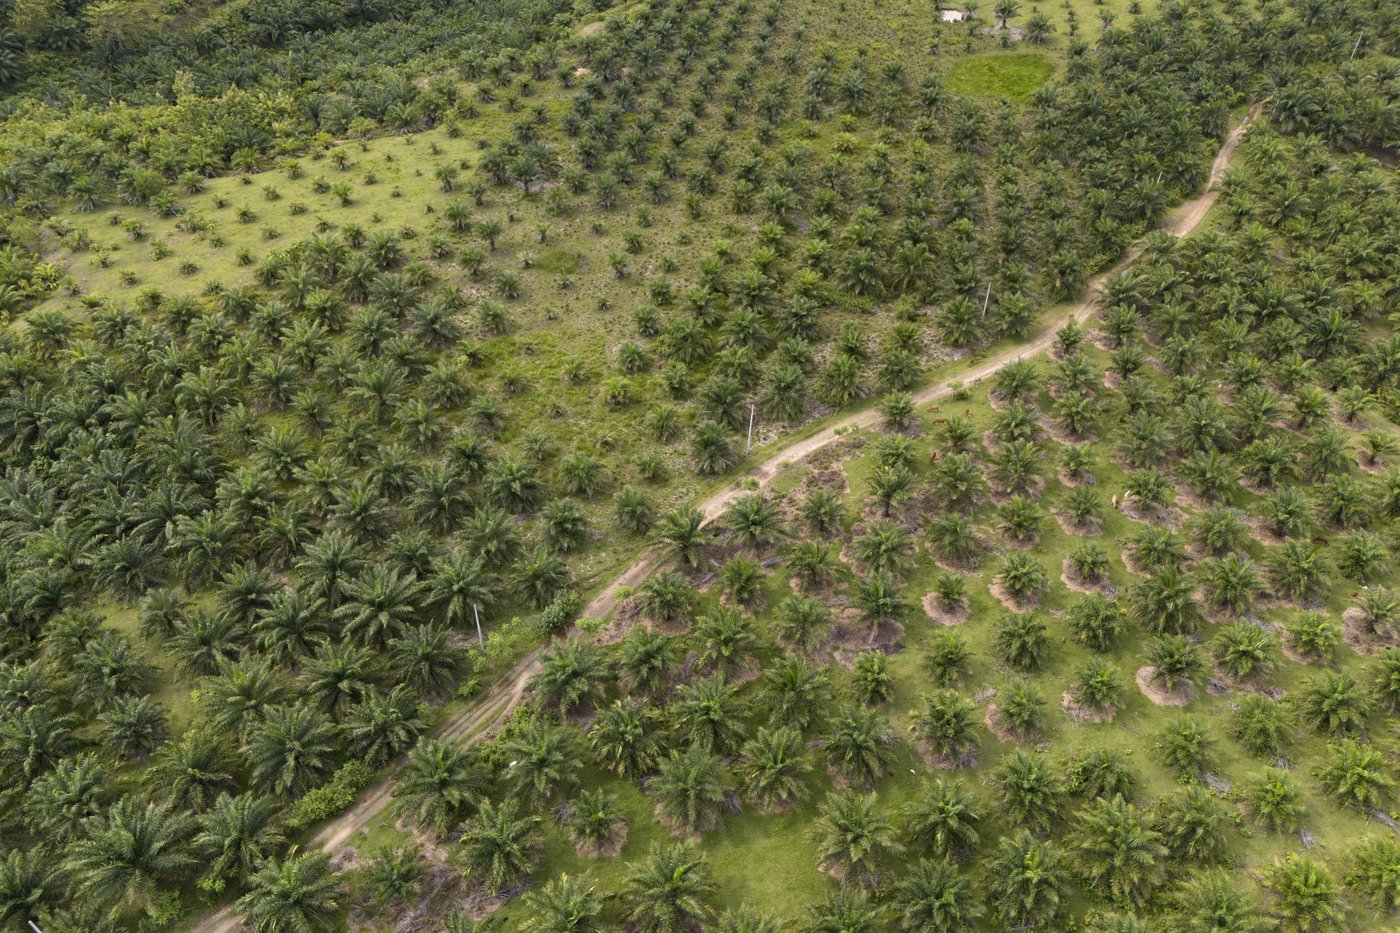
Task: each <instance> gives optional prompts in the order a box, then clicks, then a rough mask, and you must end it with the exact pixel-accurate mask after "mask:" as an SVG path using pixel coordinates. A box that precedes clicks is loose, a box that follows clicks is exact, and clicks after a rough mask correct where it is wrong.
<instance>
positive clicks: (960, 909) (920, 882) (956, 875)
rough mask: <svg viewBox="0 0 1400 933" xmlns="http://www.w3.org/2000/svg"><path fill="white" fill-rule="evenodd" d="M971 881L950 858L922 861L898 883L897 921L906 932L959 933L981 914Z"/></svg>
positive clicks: (895, 898) (969, 926)
mask: <svg viewBox="0 0 1400 933" xmlns="http://www.w3.org/2000/svg"><path fill="white" fill-rule="evenodd" d="M974 898H975V896H974V893H973V887H972V881H971V880H970V879H969V878H968V877H967V876H966V875H964V874H962V873H961V872H960V871H958V869H957V867H956V866H955V865H954V864H953V863H952V862H950V861H948V860H946V859H944V860H942V861H929V860H927V859H924V860H921V861H920V862H919V863H918V864H917V865H915V866H914V868H913V870H912V871H911V872H910V873H909V874H908V875H907V876H906V877H905V878H904V880H903V881H901V882H900V883H899V884H898V885H896V886H895V890H894V908H895V911H896V923H897V924H898V926H899V929H901V930H904V931H906V933H958V931H960V930H969V929H972V928H973V925H974V924H975V923H976V922H977V918H978V917H980V916H981V915H982V906H981V905H980V904H978V903H977V901H976V900H975V899H974Z"/></svg>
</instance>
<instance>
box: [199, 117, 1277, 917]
mask: <svg viewBox="0 0 1400 933" xmlns="http://www.w3.org/2000/svg"><path fill="white" fill-rule="evenodd" d="M1262 107H1263V104H1255V105H1254V106H1253V107H1251V108H1250V111H1249V113H1248V115H1246V116H1245V118H1244V119H1243V120H1242V121H1240V123H1239V125H1238V126H1236V127H1235V128H1234V129H1233V130H1231V131H1230V134H1229V135H1228V136H1227V137H1226V138H1225V142H1224V143H1223V144H1222V145H1221V147H1220V151H1219V152H1218V153H1216V156H1215V161H1214V162H1213V163H1212V164H1211V168H1210V180H1209V181H1208V182H1207V183H1206V190H1205V191H1204V192H1203V193H1202V194H1201V195H1200V196H1199V197H1197V198H1193V199H1192V200H1190V201H1187V202H1185V203H1184V204H1182V205H1181V206H1180V207H1179V208H1178V210H1179V215H1178V217H1177V219H1176V220H1174V221H1173V222H1172V223H1170V224H1169V225H1167V226H1166V227H1165V228H1164V229H1165V230H1166V232H1167V233H1170V234H1171V235H1172V236H1175V237H1184V236H1187V235H1188V234H1190V233H1191V232H1192V231H1193V230H1195V229H1196V228H1197V227H1198V226H1200V224H1201V222H1202V221H1203V220H1205V218H1206V215H1207V214H1208V213H1209V212H1210V209H1211V207H1212V206H1213V205H1214V204H1215V200H1216V197H1217V192H1216V185H1217V183H1218V182H1219V181H1220V179H1221V178H1223V177H1224V175H1225V170H1226V169H1227V168H1229V165H1230V157H1231V156H1232V155H1233V154H1234V152H1235V148H1236V147H1237V146H1238V145H1239V143H1240V140H1241V139H1242V138H1243V137H1244V132H1245V130H1246V129H1247V128H1248V126H1249V124H1250V123H1251V122H1252V121H1253V120H1254V119H1255V118H1256V117H1258V116H1259V113H1260V110H1261V109H1262ZM1137 255H1138V254H1137V251H1136V250H1134V251H1132V252H1130V253H1129V254H1128V255H1127V256H1125V257H1124V258H1123V259H1122V260H1121V261H1120V262H1119V263H1118V264H1117V265H1115V266H1114V267H1113V268H1112V269H1109V270H1108V271H1107V272H1104V273H1103V274H1101V275H1099V276H1098V277H1097V278H1095V279H1094V280H1093V281H1092V282H1090V283H1089V285H1088V287H1087V288H1086V289H1085V290H1084V294H1083V295H1082V296H1081V298H1080V300H1079V302H1078V303H1077V304H1074V305H1072V306H1071V307H1070V308H1069V310H1068V311H1066V312H1065V313H1064V314H1063V315H1061V316H1060V317H1058V318H1056V319H1055V320H1053V321H1051V322H1049V323H1048V324H1047V325H1046V327H1045V328H1044V330H1043V331H1042V332H1041V333H1040V334H1039V335H1038V336H1036V337H1034V338H1032V339H1031V340H1029V341H1027V342H1026V343H1023V344H1019V345H1018V346H1015V347H1011V348H1010V349H1007V350H1003V351H1002V352H1000V353H997V354H995V355H994V356H990V357H987V358H986V359H983V360H981V361H979V362H978V363H977V364H976V365H974V366H970V367H969V368H968V369H966V370H965V371H963V372H962V373H959V374H958V375H957V376H950V377H948V378H947V379H943V380H941V381H939V382H935V383H933V384H932V385H929V386H927V387H925V388H923V389H921V390H920V391H918V392H917V393H915V395H914V402H915V404H927V403H929V402H933V401H937V400H938V399H941V398H943V397H944V396H946V395H948V394H949V393H950V392H951V391H952V389H953V383H955V382H956V383H961V384H964V385H967V384H971V383H974V382H977V381H980V380H982V379H985V378H987V377H988V376H991V375H993V374H995V373H996V372H998V371H999V370H1001V369H1003V368H1005V367H1006V366H1009V365H1010V364H1012V363H1014V362H1016V361H1017V360H1020V359H1023V358H1025V357H1027V356H1034V355H1035V354H1038V353H1041V352H1043V351H1045V350H1047V349H1049V347H1050V345H1051V343H1053V341H1054V339H1055V332H1056V331H1058V330H1059V329H1060V328H1061V327H1063V326H1064V325H1065V324H1067V323H1069V322H1070V321H1071V320H1073V321H1077V322H1079V323H1083V322H1084V321H1085V320H1087V319H1088V317H1089V315H1090V314H1092V313H1093V310H1094V306H1095V302H1096V301H1097V300H1098V296H1099V293H1100V291H1101V290H1102V288H1103V284H1104V282H1105V281H1107V280H1108V278H1109V277H1110V276H1112V275H1113V274H1115V273H1117V272H1120V271H1122V270H1123V269H1125V268H1127V267H1128V266H1129V265H1131V264H1132V263H1133V261H1134V260H1135V259H1137ZM879 418H880V415H879V412H877V411H874V410H867V411H863V412H859V413H857V414H854V415H850V416H849V417H846V418H842V419H841V420H840V421H837V422H834V423H832V424H830V425H827V426H826V427H825V428H823V429H822V430H820V431H818V432H817V433H815V434H813V435H811V436H810V437H805V438H803V439H802V440H800V441H795V442H794V443H792V444H790V445H788V446H787V447H785V448H783V449H782V450H780V451H778V452H776V453H774V454H772V455H771V456H769V457H768V459H767V460H765V461H763V462H762V463H760V464H758V465H757V466H755V467H753V468H752V469H750V470H749V471H748V472H747V473H745V474H743V475H742V476H740V477H737V478H736V479H734V480H733V481H731V482H729V483H728V484H726V485H725V486H724V487H722V488H721V489H719V490H717V491H715V492H714V493H712V494H711V495H710V496H709V497H707V498H706V499H704V500H703V501H701V502H700V503H699V504H698V505H697V508H699V510H700V512H701V513H702V514H703V515H704V516H705V518H706V520H707V521H708V520H712V519H714V518H716V517H718V516H719V515H720V513H721V512H723V511H724V508H725V506H726V505H728V504H729V502H730V501H731V500H732V499H734V497H735V496H737V495H739V494H740V493H741V492H743V491H745V490H746V489H748V488H750V487H751V486H752V483H753V482H754V481H757V483H758V486H759V488H762V487H764V486H767V485H768V483H769V482H771V481H772V480H773V478H774V477H775V476H777V475H778V474H779V473H780V472H781V471H782V470H783V468H784V467H786V466H788V465H790V464H794V463H797V462H799V461H801V460H803V459H804V458H806V457H808V456H810V455H811V454H812V453H814V452H815V451H818V450H821V449H822V448H823V447H825V446H827V445H828V444H831V443H832V442H834V441H836V440H837V439H838V438H839V437H841V436H842V435H844V434H845V433H847V432H849V431H850V430H852V429H858V428H867V427H871V426H873V425H875V424H876V423H878V421H879ZM663 562H664V555H663V554H662V553H661V552H660V551H659V550H658V549H656V548H651V549H649V550H647V551H645V552H643V553H642V554H640V555H639V556H638V557H637V559H636V560H635V561H634V562H633V563H632V565H631V566H630V567H628V568H627V569H626V570H624V571H623V572H622V573H621V574H619V575H618V576H616V577H615V578H613V580H612V582H610V583H609V584H608V585H607V586H605V587H604V588H603V589H602V590H600V591H599V592H598V594H597V595H596V596H594V597H593V599H592V600H591V601H590V602H589V603H588V605H587V606H585V607H584V608H583V611H582V616H583V617H585V618H592V619H601V618H605V617H607V616H608V615H611V614H612V612H613V610H615V609H616V608H617V594H618V593H619V592H620V591H621V590H622V589H623V588H624V587H626V588H635V587H636V586H637V585H638V584H640V583H641V582H642V581H643V580H645V579H646V578H647V577H648V576H650V575H651V573H652V572H653V571H654V570H656V569H657V568H659V567H660V566H661V565H662V564H663ZM542 650H543V649H542V648H540V649H536V650H535V651H533V652H531V653H530V654H528V655H526V656H525V657H524V658H522V659H521V660H520V661H519V663H517V664H516V666H515V667H514V668H512V669H511V670H510V672H509V673H507V674H506V675H505V676H503V677H502V678H501V679H500V680H498V681H497V682H496V684H495V685H493V686H492V688H491V690H490V691H488V692H487V693H486V695H485V696H483V697H481V699H479V700H477V701H476V703H474V704H473V705H471V706H469V707H467V708H466V709H464V710H462V711H461V712H460V713H458V714H457V715H456V716H454V717H453V718H452V719H449V720H448V721H447V722H445V723H443V724H442V725H441V726H439V727H438V729H437V730H436V732H435V733H434V735H435V736H436V737H438V738H441V739H446V740H449V741H460V742H463V743H467V744H470V743H472V742H475V741H477V740H479V739H480V738H482V737H483V736H485V735H489V734H490V733H491V731H492V730H493V729H495V728H496V727H497V726H499V725H500V724H501V723H503V722H504V721H505V719H506V717H507V716H509V715H510V713H511V710H513V709H515V707H516V706H517V705H518V704H519V703H520V701H521V700H522V699H523V698H524V696H525V690H526V687H527V686H528V685H529V682H530V678H531V677H533V676H534V675H535V673H536V672H537V671H538V670H539V669H540V654H541V652H542ZM395 770H397V769H395ZM394 777H395V775H394V774H393V773H391V774H390V775H389V776H388V777H385V778H384V779H383V780H382V781H380V782H379V783H377V784H375V785H374V786H373V787H371V788H370V789H369V790H368V791H366V792H365V796H364V797H362V798H361V800H360V801H359V803H357V804H356V805H355V806H354V807H352V808H351V809H349V810H347V811H346V812H345V813H343V814H341V815H340V816H338V817H336V818H335V819H334V820H332V821H331V822H330V823H328V824H327V825H326V826H325V827H324V828H323V829H322V830H321V831H320V832H319V833H317V834H316V836H315V837H314V838H313V839H312V840H311V842H310V843H309V844H308V845H309V846H310V847H313V848H320V849H323V850H325V851H327V852H334V851H336V850H337V849H339V848H340V847H342V846H344V845H345V844H346V843H348V842H349V841H350V840H351V839H352V838H353V837H354V835H355V833H357V832H359V831H360V829H362V828H363V827H364V826H365V825H366V824H367V823H369V821H370V820H371V819H373V818H374V817H375V815H377V814H378V813H379V812H380V811H381V810H383V809H384V808H385V807H386V806H388V804H389V802H390V801H391V800H392V799H393V787H394ZM191 929H192V930H193V931H194V933H234V931H236V930H238V929H240V921H239V920H238V918H237V917H236V916H235V915H234V913H233V911H232V909H231V908H230V907H225V908H223V909H222V910H220V911H218V912H217V913H215V914H211V915H210V916H209V917H207V918H206V919H205V920H203V921H202V922H200V923H198V924H196V925H195V926H194V927H192V928H191Z"/></svg>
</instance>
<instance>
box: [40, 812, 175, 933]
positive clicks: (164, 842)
mask: <svg viewBox="0 0 1400 933" xmlns="http://www.w3.org/2000/svg"><path fill="white" fill-rule="evenodd" d="M193 829H194V823H193V820H191V819H190V817H189V816H187V815H184V814H179V813H176V812H175V811H174V810H172V809H171V808H170V807H169V806H168V805H162V804H157V803H154V802H152V801H150V800H143V799H142V798H140V797H136V796H128V797H123V798H122V799H121V800H118V801H117V802H116V803H115V804H113V805H112V807H111V808H110V809H109V810H108V811H107V812H106V813H104V814H102V815H101V816H100V817H97V818H95V819H94V820H92V821H91V822H90V824H89V825H88V826H87V827H86V828H85V830H84V832H83V834H82V835H80V836H79V837H78V839H77V840H75V841H74V842H73V844H72V845H71V846H70V847H69V850H68V857H67V859H66V860H65V861H64V870H65V871H66V872H67V873H68V874H70V875H71V876H72V877H73V878H74V882H73V884H74V887H73V891H74V894H75V895H76V896H78V897H80V898H83V899H84V901H86V902H87V903H89V904H91V905H92V906H93V907H95V908H97V909H98V910H101V911H104V912H106V913H107V915H108V916H109V917H110V918H112V919H114V920H115V919H117V918H119V917H121V916H123V915H129V914H135V913H139V912H141V911H143V910H145V909H146V908H147V907H150V906H151V905H153V904H155V903H156V901H157V900H158V899H159V898H160V897H161V895H162V893H163V892H164V891H166V890H169V889H171V888H172V887H174V886H175V885H176V884H178V883H179V882H180V881H181V880H182V879H183V878H184V877H185V875H187V874H188V873H189V871H190V870H191V868H193V866H194V864H195V858H194V855H193V854H192V853H191V851H190V848H189V841H190V836H191V833H192V832H193Z"/></svg>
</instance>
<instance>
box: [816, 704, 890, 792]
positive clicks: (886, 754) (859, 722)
mask: <svg viewBox="0 0 1400 933" xmlns="http://www.w3.org/2000/svg"><path fill="white" fill-rule="evenodd" d="M820 744H821V747H822V749H823V750H824V751H825V753H826V761H827V764H828V765H829V766H830V767H831V768H832V769H833V770H834V771H835V772H836V773H837V774H839V775H840V776H841V777H842V778H843V779H844V780H845V781H847V782H848V783H850V784H852V785H856V786H861V787H870V786H872V785H874V783H875V780H876V779H877V778H879V777H880V775H882V774H883V773H884V772H885V769H886V768H888V767H889V765H890V763H891V761H892V759H893V747H894V744H895V737H894V732H893V731H892V730H891V729H890V724H889V720H888V719H886V718H885V716H884V715H883V714H882V713H880V712H879V711H878V710H873V709H869V708H867V707H865V706H855V705H851V706H845V707H843V708H842V709H840V710H838V711H837V712H836V713H835V714H834V715H833V716H832V718H831V724H830V732H829V733H828V735H827V736H826V737H824V738H823V739H822V740H821V743H820Z"/></svg>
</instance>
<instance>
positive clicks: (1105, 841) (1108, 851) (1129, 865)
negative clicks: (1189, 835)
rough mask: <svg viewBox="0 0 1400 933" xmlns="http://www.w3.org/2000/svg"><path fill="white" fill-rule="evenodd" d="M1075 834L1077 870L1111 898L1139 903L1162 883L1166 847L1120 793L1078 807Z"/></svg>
mask: <svg viewBox="0 0 1400 933" xmlns="http://www.w3.org/2000/svg"><path fill="white" fill-rule="evenodd" d="M1078 838H1079V840H1080V841H1079V843H1078V845H1077V846H1076V849H1075V854H1076V857H1077V860H1078V863H1079V868H1080V871H1081V872H1082V873H1083V875H1084V877H1085V879H1086V880H1087V881H1088V883H1089V886H1090V887H1091V888H1092V889H1094V890H1095V891H1097V892H1099V893H1101V894H1104V895H1106V896H1107V897H1108V898H1109V899H1110V900H1111V901H1113V902H1114V903H1115V904H1120V905H1125V906H1140V905H1141V904H1143V903H1144V902H1145V901H1146V900H1147V899H1148V898H1149V897H1151V896H1152V894H1153V893H1154V892H1155V891H1156V890H1157V888H1158V887H1160V885H1161V884H1162V881H1163V877H1164V871H1163V867H1162V866H1163V863H1164V861H1165V859H1166V857H1167V847H1166V846H1165V845H1164V844H1163V843H1162V839H1161V837H1160V836H1159V835H1158V834H1157V833H1156V832H1155V831H1154V830H1153V829H1152V828H1151V827H1150V826H1149V825H1148V822H1147V820H1146V818H1145V817H1144V815H1143V813H1142V812H1141V811H1140V810H1139V809H1138V808H1137V807H1136V806H1134V805H1133V804H1131V803H1128V802H1127V801H1125V800H1124V799H1123V798H1122V797H1114V798H1112V799H1111V800H1110V799H1104V798H1100V799H1098V800H1095V801H1093V802H1092V803H1090V804H1089V805H1088V806H1086V807H1085V808H1084V809H1082V810H1080V811H1079V830H1078Z"/></svg>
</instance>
